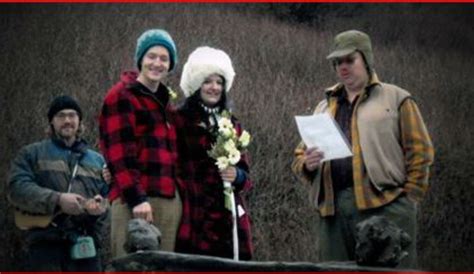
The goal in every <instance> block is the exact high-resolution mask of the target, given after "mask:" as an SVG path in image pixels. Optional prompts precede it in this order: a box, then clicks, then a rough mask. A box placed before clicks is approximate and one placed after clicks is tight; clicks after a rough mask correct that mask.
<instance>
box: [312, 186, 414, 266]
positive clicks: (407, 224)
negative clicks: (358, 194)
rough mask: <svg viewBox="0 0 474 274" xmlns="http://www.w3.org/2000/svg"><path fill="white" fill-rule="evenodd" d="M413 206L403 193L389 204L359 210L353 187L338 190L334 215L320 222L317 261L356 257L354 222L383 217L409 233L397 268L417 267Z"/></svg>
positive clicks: (351, 259) (344, 259) (342, 259)
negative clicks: (402, 256) (376, 216)
mask: <svg viewBox="0 0 474 274" xmlns="http://www.w3.org/2000/svg"><path fill="white" fill-rule="evenodd" d="M416 211H417V209H416V205H415V203H413V202H411V201H410V200H408V198H407V197H406V196H405V195H403V196H401V197H398V198H397V199H396V200H395V201H393V202H391V203H389V204H388V205H385V206H382V207H379V208H374V209H369V210H364V211H359V210H358V209H357V206H356V204H355V196H354V189H353V188H348V189H345V190H341V191H340V192H339V193H338V195H337V198H336V215H335V216H331V217H324V218H321V220H320V225H319V252H320V253H319V256H320V261H322V262H324V261H353V260H355V245H356V240H355V231H356V228H355V227H356V225H357V223H359V222H361V221H363V220H365V219H368V218H370V217H372V216H375V215H379V216H385V217H387V219H389V220H390V221H392V222H394V223H395V224H396V225H398V226H399V227H400V228H401V229H403V230H404V231H405V232H407V233H408V235H410V237H411V239H412V242H411V244H410V245H409V246H408V250H407V251H408V256H407V257H405V258H404V259H403V260H402V261H401V262H400V264H399V265H398V266H397V268H416V267H417V253H416Z"/></svg>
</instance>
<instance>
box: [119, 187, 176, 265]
mask: <svg viewBox="0 0 474 274" xmlns="http://www.w3.org/2000/svg"><path fill="white" fill-rule="evenodd" d="M148 202H149V203H150V205H151V208H152V210H153V220H154V223H153V224H154V225H155V226H156V227H158V229H159V230H160V232H161V245H160V250H163V251H174V246H175V242H176V234H177V232H178V227H179V224H180V222H181V215H182V204H181V199H180V197H179V194H178V192H176V195H175V197H174V198H173V199H167V198H161V197H148ZM111 212H112V214H111V230H112V231H111V253H112V258H116V257H119V256H123V255H125V254H126V253H125V250H124V249H123V244H124V243H125V240H126V237H127V225H128V221H129V220H130V219H131V218H132V213H131V210H130V209H129V207H128V205H127V204H125V203H122V201H121V200H120V199H117V200H115V201H113V203H112V209H111Z"/></svg>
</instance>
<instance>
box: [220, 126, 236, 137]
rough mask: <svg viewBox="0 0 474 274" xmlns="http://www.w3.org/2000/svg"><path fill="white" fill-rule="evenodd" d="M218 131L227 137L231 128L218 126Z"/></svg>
mask: <svg viewBox="0 0 474 274" xmlns="http://www.w3.org/2000/svg"><path fill="white" fill-rule="evenodd" d="M219 132H220V133H221V134H222V135H223V136H224V137H226V138H229V137H231V136H232V132H233V131H232V128H227V127H226V128H219Z"/></svg>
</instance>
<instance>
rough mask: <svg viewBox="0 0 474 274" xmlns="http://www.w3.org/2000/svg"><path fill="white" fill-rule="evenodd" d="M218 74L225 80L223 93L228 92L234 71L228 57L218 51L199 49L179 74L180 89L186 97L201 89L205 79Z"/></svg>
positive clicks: (189, 58) (206, 48) (191, 55)
mask: <svg viewBox="0 0 474 274" xmlns="http://www.w3.org/2000/svg"><path fill="white" fill-rule="evenodd" d="M211 74H219V75H221V76H222V77H224V79H225V91H226V92H229V90H230V88H231V87H232V82H234V76H235V71H234V68H233V67H232V61H231V60H230V58H229V55H227V53H225V52H224V51H222V50H220V49H215V48H210V47H199V48H197V49H195V50H194V51H193V52H192V53H191V54H190V55H189V57H188V60H187V61H186V64H184V67H183V73H182V74H181V82H180V84H179V85H180V87H181V89H182V90H183V92H184V95H185V96H186V97H189V96H191V95H192V94H193V93H194V92H195V91H197V90H199V89H200V88H201V85H202V83H204V80H205V79H206V77H208V76H209V75H211Z"/></svg>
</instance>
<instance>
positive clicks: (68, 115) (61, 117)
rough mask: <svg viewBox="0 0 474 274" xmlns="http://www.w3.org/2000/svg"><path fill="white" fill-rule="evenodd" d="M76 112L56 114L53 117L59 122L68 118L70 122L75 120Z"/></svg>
mask: <svg viewBox="0 0 474 274" xmlns="http://www.w3.org/2000/svg"><path fill="white" fill-rule="evenodd" d="M77 116H78V115H77V112H75V111H72V112H58V113H57V114H56V115H54V117H56V118H58V119H59V120H66V118H69V120H72V119H74V118H76V117H77Z"/></svg>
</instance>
